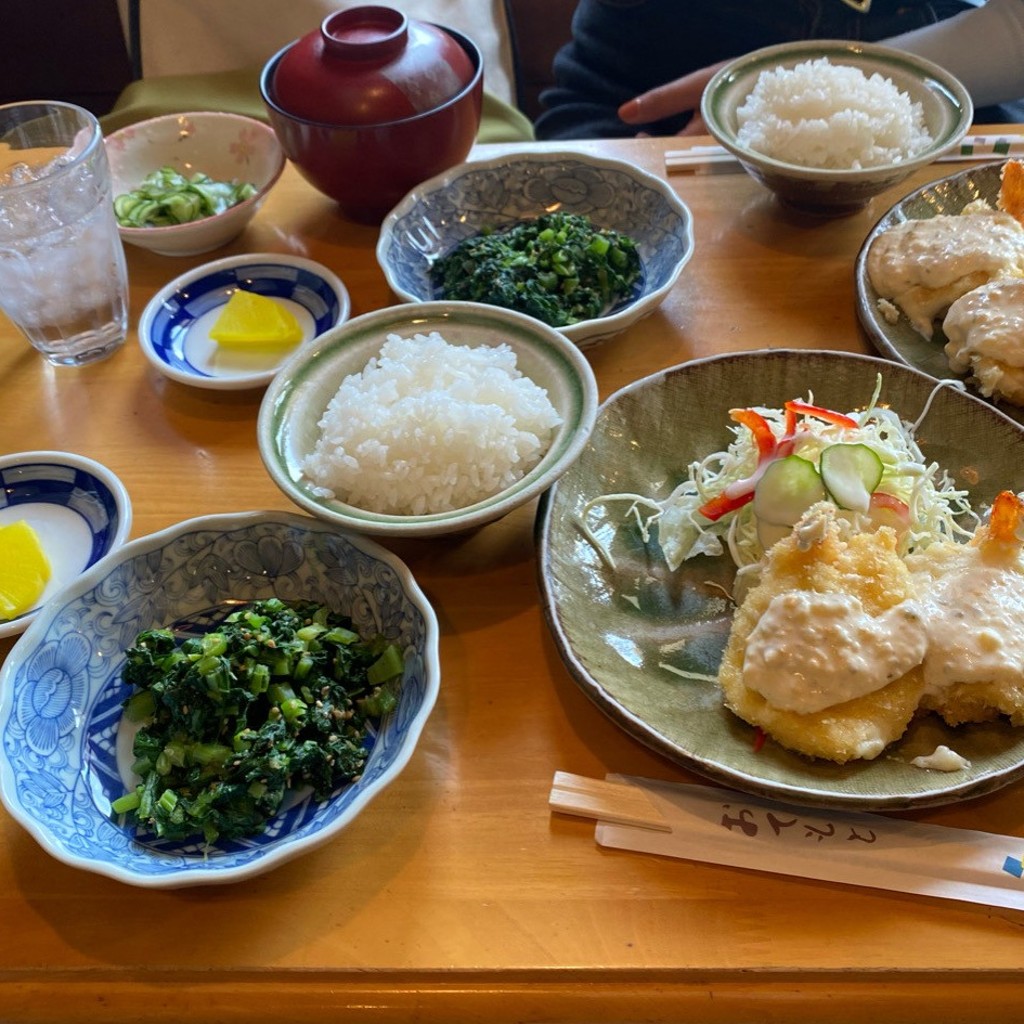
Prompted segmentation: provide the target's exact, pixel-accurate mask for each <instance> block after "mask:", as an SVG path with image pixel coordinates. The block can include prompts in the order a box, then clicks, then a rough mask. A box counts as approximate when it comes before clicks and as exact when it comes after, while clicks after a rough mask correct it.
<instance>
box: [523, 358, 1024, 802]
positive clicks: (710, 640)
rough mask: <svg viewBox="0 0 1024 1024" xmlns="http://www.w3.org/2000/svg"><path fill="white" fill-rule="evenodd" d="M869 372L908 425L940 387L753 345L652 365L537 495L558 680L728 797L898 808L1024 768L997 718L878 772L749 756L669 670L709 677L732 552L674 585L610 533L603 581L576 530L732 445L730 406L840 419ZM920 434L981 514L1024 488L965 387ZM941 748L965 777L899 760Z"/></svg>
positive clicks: (910, 740)
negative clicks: (794, 402)
mask: <svg viewBox="0 0 1024 1024" xmlns="http://www.w3.org/2000/svg"><path fill="white" fill-rule="evenodd" d="M879 373H881V374H882V376H883V382H884V383H883V391H882V399H883V401H884V402H887V403H888V404H889V405H890V406H891V407H892V408H893V409H895V410H897V411H898V412H899V413H900V414H901V416H902V417H903V418H904V419H905V420H909V421H914V420H916V419H917V418H918V416H919V415H920V414H921V412H922V411H923V410H924V408H925V406H926V403H927V401H928V398H929V395H930V394H931V393H932V391H933V390H934V388H935V382H934V381H933V380H932V379H931V378H929V377H928V376H926V375H925V374H922V373H920V372H918V371H916V370H911V369H909V368H907V367H904V366H901V365H899V364H896V363H891V362H888V361H886V360H883V359H879V358H876V357H869V356H856V355H848V354H840V353H833V352H808V351H788V350H774V351H772V350H766V351H761V352H752V353H747V354H741V355H731V356H722V357H719V358H714V359H707V360H701V361H697V362H692V363H686V364H684V365H682V366H677V367H674V368H672V369H669V370H664V371H662V372H660V373H657V374H655V375H654V376H651V377H647V378H644V379H643V380H640V381H637V382H636V383H634V384H632V385H630V386H628V387H626V388H624V389H623V390H622V391H619V392H618V393H616V394H614V395H612V396H611V397H610V398H609V399H607V401H606V402H605V403H604V404H603V405H602V406H601V409H600V411H599V413H598V419H597V425H596V428H595V430H594V432H593V434H592V436H591V440H590V443H589V444H588V445H587V447H586V448H585V450H584V452H583V454H582V455H581V456H580V458H579V459H578V460H577V462H576V463H575V464H574V465H573V467H572V468H571V469H570V470H569V471H568V472H567V473H566V474H565V475H564V476H563V477H562V478H561V479H560V480H559V481H558V482H557V483H556V484H555V485H554V486H553V487H552V488H551V490H550V491H548V492H547V493H546V494H545V496H544V497H543V499H542V501H541V505H540V508H539V510H538V516H537V539H538V551H539V562H538V564H539V570H538V571H539V581H540V588H541V593H542V602H543V606H544V609H545V614H546V616H547V619H548V623H549V625H550V627H551V631H552V634H553V636H554V638H555V642H556V644H557V646H558V648H559V652H560V654H561V656H562V658H563V659H564V661H565V663H566V665H567V666H568V668H569V671H570V672H571V673H572V675H573V676H574V678H575V679H576V681H577V682H578V683H579V685H580V686H581V687H582V688H583V690H584V691H585V692H586V693H587V694H588V695H589V696H590V697H591V698H592V699H593V701H594V702H595V703H596V704H597V705H598V707H600V708H601V709H602V710H603V711H605V712H606V713H607V714H608V715H609V716H610V717H611V718H612V719H613V720H614V721H616V722H617V723H618V724H619V725H620V726H622V728H623V729H625V730H626V731H627V732H628V733H630V734H631V735H633V736H634V737H636V739H638V740H640V741H641V742H643V743H645V744H647V745H648V746H650V747H652V748H653V749H655V750H657V751H659V752H660V753H662V754H664V755H665V756H666V757H668V758H670V759H671V760H673V761H675V762H677V763H679V764H681V765H683V766H685V767H687V768H690V769H693V770H695V771H696V772H698V773H700V774H702V775H704V776H707V777H709V778H711V779H714V780H717V781H719V782H722V783H724V784H726V785H728V786H731V787H733V788H736V789H740V790H743V791H745V792H749V793H754V794H758V795H762V796H769V797H776V798H779V799H784V800H787V801H789V802H800V803H805V804H813V805H816V806H822V807H836V808H838V807H858V808H862V809H897V808H905V807H920V806H930V805H936V804H944V803H951V802H954V801H956V800H961V799H964V798H966V797H971V796H977V795H980V794H982V793H987V792H990V791H992V790H994V789H997V788H999V787H1000V786H1004V785H1006V784H1007V783H1009V782H1011V781H1013V780H1014V779H1016V778H1017V777H1018V776H1019V775H1021V774H1022V773H1024V729H1013V728H1011V727H1010V726H1008V725H1007V724H1006V723H1005V722H996V723H990V724H985V725H976V726H962V727H960V728H958V729H951V728H949V727H947V726H946V725H944V724H943V723H942V722H941V721H940V720H938V719H937V718H935V716H931V715H922V716H921V717H920V718H919V719H917V720H915V722H914V723H913V724H912V726H911V728H910V729H909V730H908V732H907V734H906V735H905V736H904V738H903V739H902V740H901V741H900V742H898V743H896V744H894V745H893V746H892V747H891V748H890V749H889V750H888V751H886V753H884V754H883V755H882V756H880V757H879V758H877V759H876V760H874V761H860V762H855V763H852V764H849V765H846V766H839V765H835V764H832V763H830V762H825V761H816V760H811V759H808V758H804V757H801V756H800V755H797V754H793V753H790V752H788V751H786V750H784V749H782V748H781V747H779V746H778V745H777V744H775V743H773V742H771V741H769V742H767V743H765V744H764V746H762V747H761V748H760V749H759V750H757V749H755V746H756V745H755V731H754V729H752V728H751V727H750V726H748V725H747V724H746V723H744V722H742V721H741V720H740V719H738V718H736V717H735V716H734V715H733V714H732V713H731V712H729V711H727V710H726V709H725V708H723V706H722V702H721V698H720V694H719V689H718V685H717V683H715V682H711V681H695V680H693V679H690V678H685V677H683V676H681V675H680V674H678V672H673V671H672V669H673V668H674V669H677V670H682V671H684V672H696V673H702V674H706V675H711V676H714V675H715V674H716V673H717V669H718V664H719V661H720V659H721V654H722V649H723V647H724V644H725V640H726V637H727V634H728V630H729V625H730V622H731V618H732V606H731V604H730V602H729V601H728V600H727V599H726V597H725V596H724V593H725V589H727V588H728V587H729V586H730V584H731V581H732V578H733V570H732V565H731V562H729V560H728V558H727V556H723V557H721V558H707V557H699V558H696V559H693V560H691V561H689V562H686V563H684V565H683V566H682V567H681V568H680V569H679V570H677V571H676V572H674V573H671V572H668V571H667V569H665V567H664V563H663V561H662V559H661V556H660V552H659V549H658V546H657V538H656V536H653V537H652V538H651V540H650V541H649V542H648V543H646V544H645V543H644V542H643V541H642V540H641V538H640V536H639V533H638V531H637V530H635V529H633V528H631V527H629V526H626V527H624V528H621V529H618V530H617V531H615V530H613V529H612V528H611V527H608V528H607V529H604V530H603V531H602V539H603V540H605V541H607V542H608V543H610V544H611V547H612V552H613V555H614V561H615V569H614V570H613V569H611V568H609V567H608V565H606V564H605V562H604V560H603V559H602V558H601V557H600V555H599V554H598V552H597V551H596V550H595V548H594V547H593V546H592V545H591V543H590V542H589V541H588V540H587V539H586V537H585V536H584V534H583V533H582V532H581V530H580V529H579V526H578V522H579V516H580V514H581V512H582V510H583V507H584V504H585V503H586V502H587V501H588V500H589V499H590V498H593V497H596V496H597V495H601V494H608V493H615V492H635V493H642V494H649V495H654V496H657V497H664V496H666V495H668V493H669V492H670V491H671V489H672V487H673V486H674V485H675V483H676V482H677V481H678V480H679V479H680V477H681V476H682V475H683V474H684V473H685V471H686V467H687V466H688V464H689V463H690V462H691V461H693V460H694V459H697V458H699V457H701V456H703V455H705V454H707V453H709V452H713V451H717V450H720V449H721V448H723V447H724V446H725V445H726V444H727V443H728V442H729V440H730V438H731V436H732V435H731V434H730V433H729V431H728V426H729V424H730V421H729V417H728V412H729V409H731V408H733V407H735V406H747V405H769V406H778V405H781V403H783V402H784V401H786V400H788V399H791V398H798V397H807V396H808V395H809V394H812V395H813V398H814V399H815V400H816V401H818V402H820V403H822V404H824V405H826V406H830V407H832V408H835V409H841V410H846V411H848V410H852V409H856V408H858V407H860V406H863V405H864V404H865V403H866V402H867V400H868V399H869V398H870V395H871V392H872V390H873V388H874V385H875V381H876V377H877V375H878V374H879ZM918 440H919V442H920V444H921V446H922V449H923V451H924V453H925V455H926V457H927V458H930V459H935V460H937V461H938V462H939V463H940V465H942V466H944V467H945V468H946V469H947V470H948V472H949V473H950V475H951V476H952V477H953V478H954V479H955V480H956V481H958V482H959V483H960V484H962V485H963V486H964V487H966V488H967V489H968V490H969V491H970V492H971V495H972V498H973V499H974V501H975V503H976V506H980V505H981V504H983V503H986V502H990V501H991V500H992V499H993V498H994V497H995V495H996V494H997V493H998V492H999V491H1000V490H1002V489H1004V488H1011V489H1014V490H1020V489H1024V431H1022V430H1021V428H1020V427H1019V426H1018V424H1016V423H1015V422H1014V421H1013V420H1010V419H1008V418H1007V417H1005V416H1003V415H1002V414H1001V413H999V412H997V411H996V410H994V409H993V408H991V406H989V405H988V404H986V403H985V402H982V401H981V400H979V399H977V398H974V397H972V396H970V395H968V394H965V393H963V392H962V391H958V390H954V389H953V388H942V389H940V390H939V391H938V393H937V394H936V395H935V398H934V401H933V402H932V405H931V408H930V411H929V412H928V414H927V416H926V418H925V420H924V423H923V425H922V428H921V429H920V430H919V432H918ZM616 508H617V510H618V511H619V512H621V511H622V510H623V506H621V505H620V506H617V507H616ZM938 743H945V744H947V745H948V746H950V747H952V748H953V749H954V750H956V751H958V752H959V753H961V754H963V755H964V756H965V757H966V758H968V759H969V760H970V761H971V767H970V768H969V769H966V770H963V771H959V772H953V773H943V772H937V771H926V770H923V769H920V768H915V767H913V766H912V765H910V763H909V762H910V760H911V759H912V758H913V757H915V756H917V755H918V754H929V753H931V752H932V751H933V750H934V749H935V746H936V745H937V744H938Z"/></svg>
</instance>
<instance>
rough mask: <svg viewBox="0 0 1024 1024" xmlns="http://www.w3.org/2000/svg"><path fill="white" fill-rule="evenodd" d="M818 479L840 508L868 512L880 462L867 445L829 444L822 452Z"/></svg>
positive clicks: (879, 477) (879, 476)
mask: <svg viewBox="0 0 1024 1024" xmlns="http://www.w3.org/2000/svg"><path fill="white" fill-rule="evenodd" d="M820 468H821V479H822V481H823V483H824V484H825V489H826V490H827V491H828V494H829V497H830V498H831V499H832V500H833V501H834V502H835V503H836V504H837V505H838V506H839V507H840V508H848V509H850V510H851V511H854V512H867V510H868V508H869V507H870V505H871V495H872V493H873V492H874V490H875V488H876V487H878V484H879V482H880V481H881V479H882V471H883V469H884V467H883V466H882V460H881V459H880V458H879V457H878V452H876V451H875V450H874V448H869V447H868V446H867V445H866V444H832V445H829V446H828V447H827V448H826V449H825V450H824V451H823V452H822V453H821V463H820Z"/></svg>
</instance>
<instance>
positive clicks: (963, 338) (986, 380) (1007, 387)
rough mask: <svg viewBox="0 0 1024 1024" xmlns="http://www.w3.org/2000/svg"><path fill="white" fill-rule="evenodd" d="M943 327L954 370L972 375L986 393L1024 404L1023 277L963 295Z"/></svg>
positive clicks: (983, 287)
mask: <svg viewBox="0 0 1024 1024" xmlns="http://www.w3.org/2000/svg"><path fill="white" fill-rule="evenodd" d="M942 329H943V332H944V333H945V335H946V339H947V341H946V349H945V351H946V356H947V358H948V359H949V368H950V369H951V370H952V371H953V372H954V373H963V374H967V373H969V374H971V375H972V376H973V377H974V380H975V382H976V383H977V386H978V390H979V391H980V392H981V393H982V394H983V395H986V396H988V397H993V398H1004V399H1006V401H1008V402H1012V403H1014V404H1015V405H1024V278H1019V277H1018V278H1013V279H1011V280H999V281H991V282H989V283H988V284H985V285H982V286H981V287H980V288H975V289H974V290H973V291H970V292H968V293H967V294H966V295H962V296H961V297H960V298H959V299H957V300H956V302H954V303H953V305H951V306H950V307H949V312H948V313H947V314H946V319H945V320H944V321H943V324H942Z"/></svg>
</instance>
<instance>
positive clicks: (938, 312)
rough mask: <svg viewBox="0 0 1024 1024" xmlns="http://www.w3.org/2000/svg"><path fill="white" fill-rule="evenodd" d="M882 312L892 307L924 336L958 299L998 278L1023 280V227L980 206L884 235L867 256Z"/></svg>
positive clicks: (902, 225)
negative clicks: (1019, 278)
mask: <svg viewBox="0 0 1024 1024" xmlns="http://www.w3.org/2000/svg"><path fill="white" fill-rule="evenodd" d="M867 272H868V278H869V280H870V281H871V286H872V287H873V288H874V289H875V291H876V292H877V293H878V295H879V296H880V298H881V300H882V302H883V303H887V305H884V306H881V307H880V308H882V309H883V312H886V311H887V310H889V309H891V307H892V305H895V306H896V307H898V308H899V309H900V310H902V311H903V312H904V314H906V316H907V319H908V320H909V321H910V323H911V325H912V326H913V328H914V329H915V330H916V331H917V332H918V333H919V334H921V335H922V336H923V337H925V338H931V337H932V335H933V333H934V328H935V321H936V320H937V319H940V318H941V317H943V316H945V314H946V312H947V310H948V309H949V307H950V306H951V305H952V304H953V303H954V302H955V301H956V300H957V299H959V298H960V297H961V296H962V295H966V294H967V293H968V292H969V291H972V290H973V289H975V288H979V287H981V286H982V285H984V284H988V282H989V281H993V280H996V279H998V278H1011V277H1024V226H1022V225H1021V223H1020V222H1019V221H1017V220H1016V219H1015V218H1014V217H1013V216H1011V214H1010V213H1008V212H1006V211H1004V210H993V209H992V208H991V207H990V206H988V205H987V204H984V203H980V204H972V206H970V207H968V209H966V210H965V211H964V212H963V213H962V214H959V215H953V214H938V215H936V216H934V217H927V218H922V219H913V220H907V221H903V222H901V223H899V224H896V225H894V226H893V227H891V228H889V229H888V230H886V231H883V232H882V233H881V234H879V235H878V237H877V238H875V239H874V241H873V242H872V243H871V248H870V249H869V250H868V254H867Z"/></svg>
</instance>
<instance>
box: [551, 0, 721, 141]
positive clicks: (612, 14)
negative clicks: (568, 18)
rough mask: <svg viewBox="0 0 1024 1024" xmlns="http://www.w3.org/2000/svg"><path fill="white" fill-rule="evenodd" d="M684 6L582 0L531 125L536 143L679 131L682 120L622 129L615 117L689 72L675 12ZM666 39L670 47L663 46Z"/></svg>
mask: <svg viewBox="0 0 1024 1024" xmlns="http://www.w3.org/2000/svg"><path fill="white" fill-rule="evenodd" d="M688 6H690V5H689V4H681V3H680V2H679V0H580V4H579V6H578V7H577V8H576V13H575V14H574V15H573V23H572V40H571V41H570V42H569V43H567V44H566V45H565V46H564V47H563V48H562V49H561V50H559V52H558V54H557V55H556V57H555V62H554V79H555V84H554V85H553V86H552V87H551V88H549V89H546V90H545V91H544V92H543V93H542V95H541V103H542V105H543V106H544V108H545V109H544V112H543V113H542V114H541V115H540V117H539V118H538V119H537V122H536V125H535V128H536V134H537V138H539V139H594V138H616V137H630V136H633V135H636V133H637V132H638V131H641V130H645V131H648V132H650V133H651V134H659V135H665V134H672V133H674V132H676V131H678V130H679V129H680V128H681V127H682V126H683V125H684V124H685V123H686V121H687V119H688V118H687V117H686V116H683V117H677V118H673V119H671V121H670V122H665V123H662V124H658V125H650V126H647V127H645V128H639V127H638V126H636V125H627V124H623V122H622V121H620V120H619V117H618V113H617V111H618V108H619V107H620V106H621V105H622V104H623V103H625V101H626V100H628V99H631V98H632V97H633V96H636V95H638V94H639V93H641V92H645V91H646V90H647V89H651V88H653V87H654V86H655V85H659V84H661V83H662V82H667V81H669V80H670V79H672V78H676V77H678V76H679V75H682V74H685V73H686V71H688V70H691V68H690V67H688V66H687V64H688V60H687V57H688V55H687V54H686V53H685V50H686V47H685V46H683V45H682V43H681V40H680V26H681V23H682V22H683V20H684V19H683V17H682V15H681V14H680V11H684V10H685V9H686V7H688ZM666 33H670V35H671V39H672V41H673V42H674V44H675V46H674V47H673V46H666V45H665V35H666ZM704 63H706V62H704ZM701 66H703V63H701V64H694V65H693V67H701ZM679 68H682V69H683V70H679Z"/></svg>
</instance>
